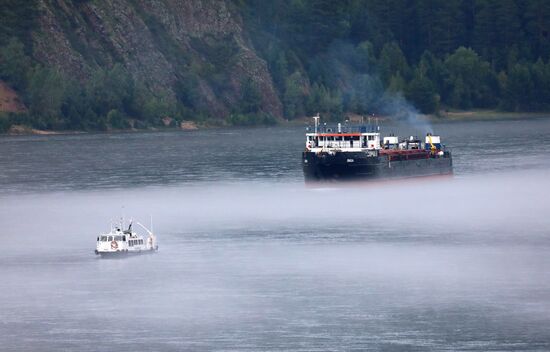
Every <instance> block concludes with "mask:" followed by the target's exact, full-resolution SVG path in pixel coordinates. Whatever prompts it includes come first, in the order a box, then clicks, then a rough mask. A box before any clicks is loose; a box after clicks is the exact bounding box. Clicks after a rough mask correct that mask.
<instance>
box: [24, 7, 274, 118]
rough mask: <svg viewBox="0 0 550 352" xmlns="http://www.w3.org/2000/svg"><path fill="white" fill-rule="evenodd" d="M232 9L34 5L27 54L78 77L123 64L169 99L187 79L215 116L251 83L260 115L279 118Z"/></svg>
mask: <svg viewBox="0 0 550 352" xmlns="http://www.w3.org/2000/svg"><path fill="white" fill-rule="evenodd" d="M232 6H233V5H232V4H231V3H230V2H229V1H228V0H102V1H82V0H81V1H70V0H40V14H41V15H40V17H39V20H38V22H39V29H38V30H36V31H35V32H34V34H33V41H34V55H35V57H36V59H38V60H39V61H41V62H43V63H44V64H46V65H51V66H54V67H57V68H59V69H60V70H62V71H63V72H66V73H68V74H69V75H71V76H73V77H78V78H80V79H86V77H88V75H89V74H90V72H91V71H92V70H93V69H94V68H96V67H102V66H107V67H109V66H111V65H113V64H114V63H122V64H123V66H124V67H125V68H126V69H127V70H128V71H129V72H130V73H131V74H132V76H133V77H134V78H135V79H137V80H140V81H142V82H144V83H145V84H146V85H147V86H148V87H149V89H151V90H152V91H155V90H163V91H167V92H168V93H169V94H172V95H173V96H176V95H178V94H179V95H181V94H182V93H181V92H178V89H177V87H178V85H180V86H181V85H182V84H183V85H185V84H186V83H188V82H187V81H188V80H189V81H192V82H193V84H194V87H196V89H197V90H198V92H199V94H198V97H196V99H195V101H194V102H193V104H195V106H199V107H200V108H201V109H202V110H206V111H208V112H209V113H210V114H211V115H215V116H216V115H217V116H220V117H226V116H227V115H228V114H229V113H230V111H231V110H232V108H233V106H234V104H235V103H236V102H237V100H238V99H239V98H240V97H241V85H242V83H243V82H244V81H245V80H248V79H251V80H252V81H253V82H254V84H255V86H256V87H257V88H258V90H259V92H260V95H261V97H262V104H261V106H262V110H264V111H266V112H271V113H273V114H274V115H276V116H281V115H282V105H281V102H280V100H279V98H278V96H277V94H276V92H275V89H274V86H273V81H272V79H271V76H270V74H269V71H268V68H267V64H266V62H265V61H264V60H262V59H261V58H260V57H258V55H257V54H256V52H255V50H254V48H253V47H252V44H251V42H250V40H249V39H248V38H247V37H246V33H244V32H243V29H242V27H243V25H242V19H241V18H240V16H239V15H238V12H237V11H236V10H235V9H233V8H232ZM183 94H185V92H184V93H183Z"/></svg>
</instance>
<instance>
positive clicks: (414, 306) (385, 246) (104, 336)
mask: <svg viewBox="0 0 550 352" xmlns="http://www.w3.org/2000/svg"><path fill="white" fill-rule="evenodd" d="M434 128H435V132H436V133H439V134H441V136H442V141H443V143H444V144H446V145H447V147H448V148H450V149H451V150H452V152H453V163H454V172H455V176H454V177H453V178H452V179H446V180H434V179H425V180H414V181H402V182H390V183H377V184H366V185H361V186H357V185H354V186H353V187H343V188H342V187H324V188H307V187H305V186H304V183H303V176H302V172H301V164H300V162H301V161H300V153H301V151H302V149H303V147H304V144H305V137H304V129H303V128H299V127H274V128H253V129H237V128H234V129H212V130H199V131H192V132H147V133H123V134H82V135H56V136H17V137H15V136H2V137H0V223H1V224H2V231H1V234H0V240H1V241H2V249H3V250H2V254H1V255H0V275H1V276H2V278H3V279H2V281H1V283H0V302H1V304H0V317H1V320H0V346H1V347H0V350H2V351H22V350H32V351H52V350H57V351H63V350H69V351H73V350H79V351H97V350H112V351H136V350H147V351H157V350H158V351H181V350H188V351H222V350H223V351H282V350H291V351H327V350H334V351H354V350H355V351H365V350H373V351H379V350H388V351H426V350H432V351H442V350H449V351H457V350H467V351H493V350H494V351H497V350H498V351H503V350H510V351H512V350H513V351H542V350H550V330H549V329H548V326H550V299H549V298H550V255H549V253H550V216H548V214H550V201H549V199H550V198H549V196H550V183H549V180H550V158H549V157H548V155H550V138H548V136H550V120H545V119H540V120H536V119H535V120H526V121H491V122H456V123H439V124H436V125H434ZM394 129H396V130H397V131H394V132H397V133H400V134H401V135H405V131H407V129H406V128H404V127H402V126H401V127H394ZM413 132H415V133H418V131H413ZM122 215H125V216H126V217H133V218H135V219H137V220H138V221H141V222H143V223H147V224H148V223H149V221H150V217H151V216H152V218H153V222H154V230H155V232H156V233H157V235H158V238H159V245H160V250H159V252H158V253H157V254H155V255H150V256H140V257H132V258H127V259H124V260H105V259H99V258H96V256H95V255H94V253H93V250H94V248H95V238H96V236H97V235H98V234H99V233H100V232H102V231H108V230H109V223H110V221H111V220H112V219H116V218H118V217H120V216H122Z"/></svg>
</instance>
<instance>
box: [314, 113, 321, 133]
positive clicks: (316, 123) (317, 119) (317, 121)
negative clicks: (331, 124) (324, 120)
mask: <svg viewBox="0 0 550 352" xmlns="http://www.w3.org/2000/svg"><path fill="white" fill-rule="evenodd" d="M320 118H321V117H320V116H319V113H317V115H315V116H313V120H315V133H317V127H318V126H319V119H320Z"/></svg>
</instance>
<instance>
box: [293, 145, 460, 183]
mask: <svg viewBox="0 0 550 352" xmlns="http://www.w3.org/2000/svg"><path fill="white" fill-rule="evenodd" d="M391 158H392V159H393V160H392V159H390V157H389V156H388V155H379V154H378V153H376V152H374V151H373V152H372V153H371V155H369V154H368V153H367V152H336V153H332V154H331V153H326V152H323V153H314V152H303V155H302V166H303V170H304V177H305V180H306V182H319V181H358V180H380V179H401V178H411V177H423V176H437V175H450V174H452V173H453V162H452V157H451V154H450V153H449V152H446V153H445V155H443V156H430V157H418V156H416V157H415V156H403V157H400V159H401V160H395V159H396V158H395V156H392V157H391Z"/></svg>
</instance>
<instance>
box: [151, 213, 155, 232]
mask: <svg viewBox="0 0 550 352" xmlns="http://www.w3.org/2000/svg"><path fill="white" fill-rule="evenodd" d="M150 216H151V232H154V231H153V215H150Z"/></svg>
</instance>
